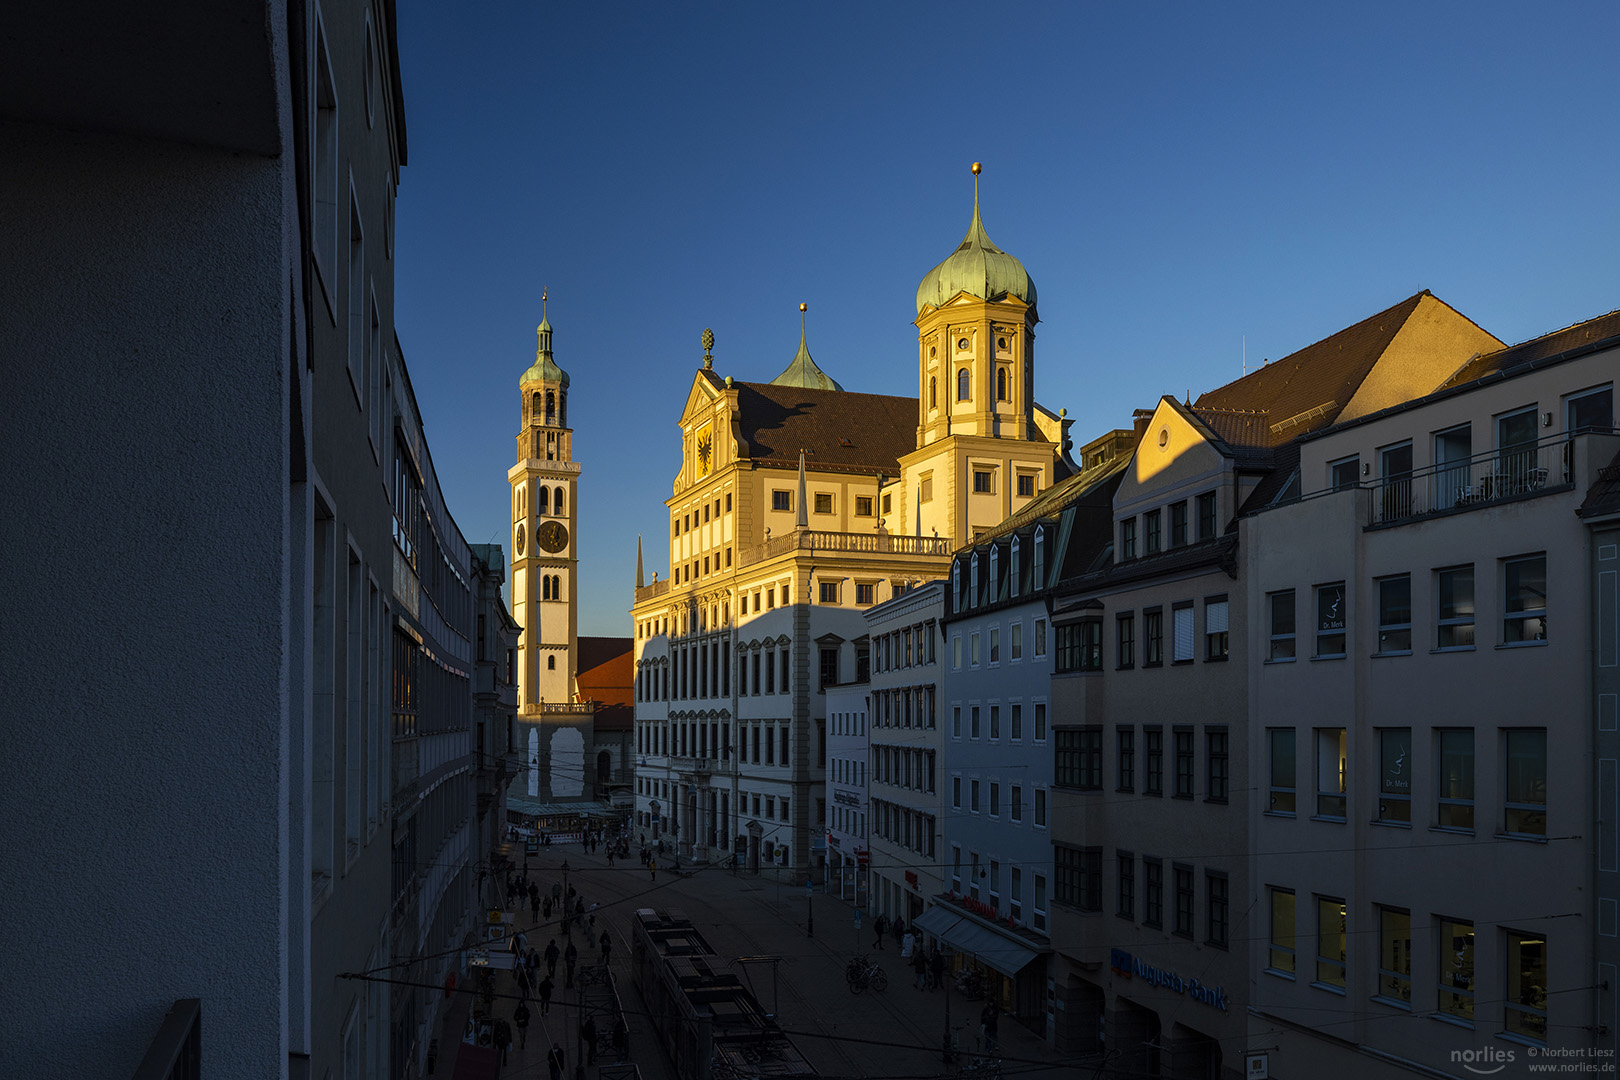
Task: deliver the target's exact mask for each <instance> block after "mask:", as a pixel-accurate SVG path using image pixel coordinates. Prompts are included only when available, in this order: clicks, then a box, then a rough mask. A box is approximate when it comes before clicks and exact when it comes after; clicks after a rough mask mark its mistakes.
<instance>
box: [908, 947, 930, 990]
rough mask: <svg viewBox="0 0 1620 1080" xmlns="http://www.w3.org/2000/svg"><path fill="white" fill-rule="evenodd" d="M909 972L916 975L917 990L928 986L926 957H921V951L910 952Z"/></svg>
mask: <svg viewBox="0 0 1620 1080" xmlns="http://www.w3.org/2000/svg"><path fill="white" fill-rule="evenodd" d="M911 970H912V971H914V972H916V973H917V989H918V990H922V989H925V988H926V987H927V985H928V957H926V956H924V955H923V951H922V950H921V949H913V950H912V953H911Z"/></svg>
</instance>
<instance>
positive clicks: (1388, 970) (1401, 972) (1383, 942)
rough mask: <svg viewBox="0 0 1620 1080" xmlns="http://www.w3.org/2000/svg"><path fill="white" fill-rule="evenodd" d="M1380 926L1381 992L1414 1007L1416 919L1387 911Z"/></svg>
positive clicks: (1384, 911)
mask: <svg viewBox="0 0 1620 1080" xmlns="http://www.w3.org/2000/svg"><path fill="white" fill-rule="evenodd" d="M1378 924H1379V925H1378V936H1379V942H1378V993H1379V994H1380V995H1381V996H1383V997H1386V998H1390V999H1392V1000H1395V1001H1404V1002H1406V1003H1407V1004H1411V1001H1412V916H1411V915H1410V914H1408V913H1407V912H1404V911H1392V910H1390V909H1389V908H1383V909H1380V911H1379V912H1378Z"/></svg>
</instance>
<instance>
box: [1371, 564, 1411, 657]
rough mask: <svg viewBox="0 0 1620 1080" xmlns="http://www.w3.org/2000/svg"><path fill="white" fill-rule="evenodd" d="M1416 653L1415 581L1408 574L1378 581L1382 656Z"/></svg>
mask: <svg viewBox="0 0 1620 1080" xmlns="http://www.w3.org/2000/svg"><path fill="white" fill-rule="evenodd" d="M1411 651H1412V578H1411V576H1410V575H1408V574H1401V575H1399V576H1397V577H1387V578H1380V579H1379V581H1378V654H1379V655H1380V656H1383V655H1387V654H1390V653H1395V654H1401V653H1408V652H1411Z"/></svg>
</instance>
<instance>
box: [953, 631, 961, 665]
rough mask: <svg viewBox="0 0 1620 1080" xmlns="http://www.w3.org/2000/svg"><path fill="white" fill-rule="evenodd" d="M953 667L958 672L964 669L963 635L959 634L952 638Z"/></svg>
mask: <svg viewBox="0 0 1620 1080" xmlns="http://www.w3.org/2000/svg"><path fill="white" fill-rule="evenodd" d="M951 667H953V668H956V669H958V670H960V669H961V667H962V635H961V634H957V635H956V636H955V637H953V638H951Z"/></svg>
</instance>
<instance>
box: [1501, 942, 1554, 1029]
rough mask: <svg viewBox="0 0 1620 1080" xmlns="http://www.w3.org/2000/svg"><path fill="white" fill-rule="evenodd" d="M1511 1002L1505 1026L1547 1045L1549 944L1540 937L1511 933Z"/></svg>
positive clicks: (1505, 1011)
mask: <svg viewBox="0 0 1620 1080" xmlns="http://www.w3.org/2000/svg"><path fill="white" fill-rule="evenodd" d="M1506 990H1507V994H1506V997H1507V1000H1506V1002H1504V1007H1503V1010H1502V1026H1503V1027H1504V1028H1506V1029H1507V1030H1508V1031H1511V1032H1513V1033H1515V1034H1518V1035H1524V1036H1526V1037H1528V1038H1532V1039H1537V1040H1540V1041H1541V1042H1546V1041H1547V942H1546V941H1545V940H1544V939H1542V938H1541V937H1540V936H1530V935H1526V934H1521V933H1518V932H1517V931H1513V930H1509V931H1508V932H1507V986H1506Z"/></svg>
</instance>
